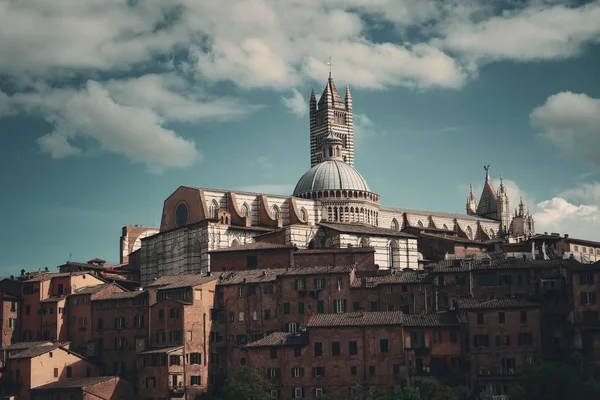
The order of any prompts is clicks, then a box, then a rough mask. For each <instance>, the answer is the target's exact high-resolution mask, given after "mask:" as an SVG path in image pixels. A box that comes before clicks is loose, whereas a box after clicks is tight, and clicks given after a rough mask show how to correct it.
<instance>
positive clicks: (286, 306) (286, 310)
mask: <svg viewBox="0 0 600 400" xmlns="http://www.w3.org/2000/svg"><path fill="white" fill-rule="evenodd" d="M290 312H291V307H290V303H283V314H284V315H286V314H289V313H290Z"/></svg>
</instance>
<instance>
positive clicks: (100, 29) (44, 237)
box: [0, 0, 600, 276]
mask: <svg viewBox="0 0 600 400" xmlns="http://www.w3.org/2000/svg"><path fill="white" fill-rule="evenodd" d="M599 21H600V1H593V2H566V1H556V0H552V1H543V0H530V1H527V0H520V1H516V0H506V1H503V2H488V1H475V0H446V1H443V2H442V1H431V0H419V1H418V2H416V1H408V0H369V1H359V0H345V1H342V0H227V1H219V0H207V1H195V0H161V1H159V0H144V1H138V0H89V1H85V2H82V1H79V0H56V1H52V2H48V1H45V0H29V1H20V2H16V1H11V0H0V38H1V40H0V170H1V171H2V173H0V188H1V189H0V190H1V192H0V195H1V197H0V199H1V202H2V204H1V206H2V207H0V210H1V211H0V217H1V218H2V222H3V227H2V229H1V230H0V275H4V276H6V275H9V274H14V273H18V271H19V270H20V269H22V268H25V269H27V270H31V271H33V270H37V269H40V268H41V269H43V268H45V267H48V268H49V269H50V270H54V269H55V268H56V266H58V265H60V264H61V263H64V262H65V261H67V260H69V259H72V260H77V261H85V260H88V259H92V258H94V257H100V258H103V259H105V260H108V261H109V262H118V259H119V236H120V233H121V227H123V226H125V225H133V224H139V225H144V226H158V225H159V223H160V218H161V213H162V203H163V201H164V199H166V198H167V197H168V196H169V195H170V194H171V193H172V192H173V191H174V190H175V189H177V187H178V186H180V185H193V186H204V187H212V188H223V189H231V190H249V191H257V192H265V193H275V194H290V193H291V192H292V191H293V188H294V185H295V183H296V182H297V181H298V179H299V178H300V177H301V176H302V174H303V173H304V172H305V171H306V170H307V169H308V168H309V166H310V154H309V136H308V132H309V129H308V128H309V123H308V112H307V111H308V110H307V102H308V96H309V94H310V90H311V88H314V89H315V91H316V92H317V95H319V94H320V93H321V92H322V91H323V88H324V86H325V82H326V80H327V75H328V71H329V66H328V65H327V61H328V59H329V57H331V60H332V64H333V66H332V67H331V69H332V75H333V78H334V81H335V83H336V85H337V86H338V88H340V90H343V88H345V86H346V85H350V88H351V91H352V97H353V104H354V113H355V117H354V121H355V135H356V150H355V155H356V165H355V166H356V168H357V169H358V170H359V171H360V173H361V174H362V175H363V176H364V177H365V178H366V180H367V182H368V183H369V185H370V187H371V189H372V190H373V191H375V192H377V193H379V194H380V195H381V199H382V200H381V201H382V204H383V205H386V206H397V207H406V208H417V209H431V210H437V211H446V212H461V213H462V212H464V211H465V203H466V197H467V194H468V190H469V184H470V183H472V184H473V186H474V188H475V189H476V190H478V192H477V193H476V194H477V195H479V193H480V192H479V191H480V190H481V188H482V186H483V182H484V177H485V171H484V169H483V166H484V165H488V164H489V165H491V168H490V173H491V176H492V178H493V180H494V183H495V184H496V186H497V185H498V182H499V177H500V175H501V174H502V176H503V177H504V182H505V184H506V185H507V186H508V189H509V195H510V200H511V207H512V208H514V207H516V206H517V203H518V201H519V198H520V197H523V200H524V201H525V203H526V205H527V206H528V207H529V208H530V210H531V212H532V213H533V214H534V217H535V219H536V228H537V231H538V232H544V231H547V232H559V233H561V234H564V233H568V234H570V235H571V236H572V237H577V238H583V239H590V240H598V241H600V154H599V153H600V150H599V149H600V74H599V73H598V71H599V70H600V22H599Z"/></svg>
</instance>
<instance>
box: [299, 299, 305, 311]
mask: <svg viewBox="0 0 600 400" xmlns="http://www.w3.org/2000/svg"><path fill="white" fill-rule="evenodd" d="M298 314H304V302H302V301H301V302H300V303H298Z"/></svg>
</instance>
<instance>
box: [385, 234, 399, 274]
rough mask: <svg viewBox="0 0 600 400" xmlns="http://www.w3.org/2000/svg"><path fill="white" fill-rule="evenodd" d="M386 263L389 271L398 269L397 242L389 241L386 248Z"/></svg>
mask: <svg viewBox="0 0 600 400" xmlns="http://www.w3.org/2000/svg"><path fill="white" fill-rule="evenodd" d="M388 262H389V265H390V269H400V249H399V246H398V241H396V240H390V244H389V248H388Z"/></svg>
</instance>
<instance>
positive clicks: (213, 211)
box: [208, 200, 219, 219]
mask: <svg viewBox="0 0 600 400" xmlns="http://www.w3.org/2000/svg"><path fill="white" fill-rule="evenodd" d="M208 215H209V216H210V218H212V219H217V218H219V203H217V201H216V200H213V201H212V202H211V203H210V207H209V209H208Z"/></svg>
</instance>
